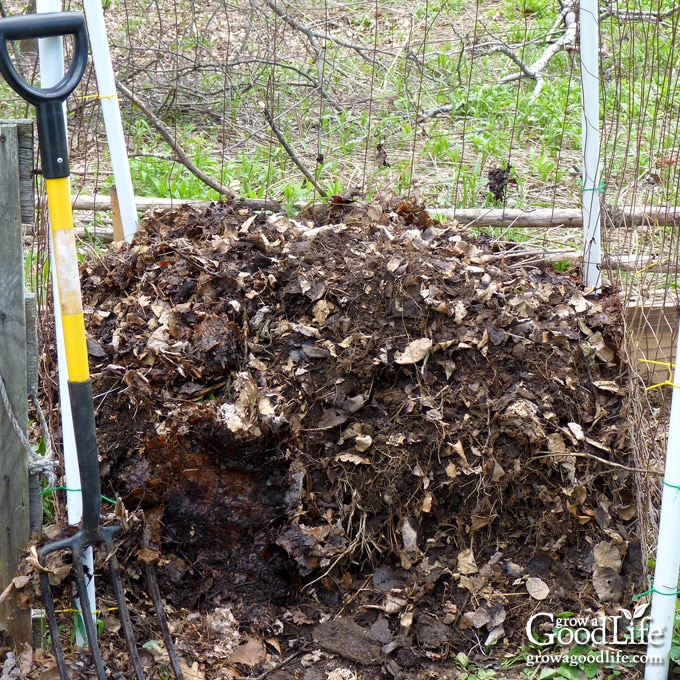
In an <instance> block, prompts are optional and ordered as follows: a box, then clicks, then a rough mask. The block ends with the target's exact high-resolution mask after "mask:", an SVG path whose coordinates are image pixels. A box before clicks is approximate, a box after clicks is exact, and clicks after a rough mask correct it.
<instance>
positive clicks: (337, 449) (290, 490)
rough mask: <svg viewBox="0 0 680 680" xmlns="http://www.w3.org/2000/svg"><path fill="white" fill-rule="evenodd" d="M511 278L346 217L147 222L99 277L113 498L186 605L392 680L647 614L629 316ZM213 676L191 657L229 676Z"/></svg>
mask: <svg viewBox="0 0 680 680" xmlns="http://www.w3.org/2000/svg"><path fill="white" fill-rule="evenodd" d="M512 262H513V264H512V265H510V264H509V263H508V262H507V261H506V259H505V258H504V253H503V251H502V250H501V249H499V247H498V246H497V245H496V244H492V243H491V242H487V241H485V240H484V239H483V238H481V239H474V238H472V237H471V236H470V235H469V234H467V233H465V232H464V231H463V230H462V229H460V228H458V227H457V225H455V224H453V225H442V224H440V223H439V222H437V221H435V220H432V219H431V218H430V216H429V215H428V214H427V212H426V211H425V210H424V209H423V207H422V206H420V205H418V204H417V203H415V202H411V201H405V200H396V199H391V200H385V201H383V202H375V203H371V204H366V203H363V202H361V201H358V200H352V199H347V198H342V197H337V199H335V200H334V201H331V202H330V203H329V204H328V205H327V206H317V207H315V208H314V209H313V210H311V209H310V210H309V211H308V212H307V213H306V214H305V215H303V216H301V217H300V218H299V219H298V220H292V219H288V218H286V217H282V216H270V217H266V216H264V215H260V214H255V213H253V212H251V211H250V210H249V209H247V208H245V207H244V206H242V205H239V204H238V203H236V202H233V203H219V204H215V205H214V206H213V207H211V208H209V209H208V210H206V211H204V212H198V211H195V210H193V209H191V208H185V209H182V210H180V211H175V212H171V213H154V214H149V215H147V217H146V219H145V220H144V222H143V225H142V228H141V230H140V232H139V233H138V235H137V236H136V237H135V239H134V242H133V243H132V244H131V245H129V246H123V247H119V248H117V249H113V250H112V251H111V252H108V253H106V254H104V255H103V256H101V257H99V258H97V259H92V260H90V261H88V262H87V263H86V264H85V266H84V279H83V287H84V295H85V299H86V316H87V324H88V333H89V349H90V353H91V360H92V361H93V362H94V364H95V366H94V367H93V379H94V382H95V393H96V394H97V395H98V396H97V401H96V406H97V413H98V421H97V425H98V437H99V443H100V452H101V455H102V459H103V472H104V480H105V487H106V490H108V492H109V493H111V494H117V495H119V496H120V497H121V498H122V499H123V502H124V503H125V505H126V507H127V508H129V509H137V508H141V509H143V510H145V511H146V513H147V516H148V517H149V518H151V521H152V523H153V525H154V532H155V536H156V538H157V541H158V543H159V544H160V545H161V547H162V552H163V560H162V561H161V563H160V566H159V572H160V576H161V587H162V590H163V593H164V596H165V597H166V598H167V601H168V603H169V604H170V605H172V606H173V607H174V608H175V609H178V610H180V609H182V608H184V609H185V610H191V611H197V610H198V611H202V612H204V613H205V615H206V616H208V617H214V616H215V612H224V608H225V607H228V608H229V610H230V611H233V612H234V614H235V616H236V618H237V619H238V620H239V621H240V623H241V628H242V629H247V630H249V631H250V632H251V633H252V634H255V633H258V634H259V635H261V636H267V635H269V636H270V637H271V636H272V635H274V636H278V637H286V636H288V637H289V639H290V642H289V644H290V646H291V647H293V648H297V647H299V648H302V646H304V643H305V641H306V642H308V643H309V644H310V645H313V646H314V647H318V648H320V649H321V650H324V652H325V653H326V654H339V655H341V656H344V657H345V659H346V660H347V661H350V662H352V663H355V664H366V663H375V664H377V665H379V666H381V668H382V672H383V673H386V674H387V675H386V677H405V676H403V673H408V672H413V673H415V672H416V670H417V669H424V668H428V667H429V666H428V664H432V663H437V664H440V665H441V664H444V663H445V660H446V659H447V658H448V657H449V656H450V655H451V651H452V650H453V651H454V655H455V652H457V651H461V650H462V651H468V650H470V649H472V648H474V647H477V648H479V645H480V644H481V645H482V646H484V645H486V646H489V645H497V646H500V648H502V649H504V650H506V651H507V650H510V649H517V648H518V647H520V646H521V645H522V644H524V643H525V642H526V640H524V638H523V634H524V633H523V631H524V624H525V621H526V618H527V617H528V615H529V614H530V613H531V612H532V611H534V610H535V609H536V608H537V607H540V608H541V610H542V611H554V612H556V613H557V612H560V611H584V610H588V611H591V612H595V611H603V610H605V609H607V608H612V607H616V606H618V605H620V604H628V603H629V602H630V598H631V595H632V593H633V590H634V588H635V587H636V586H637V584H638V581H639V578H640V564H639V562H640V555H639V547H638V543H637V541H636V539H635V537H634V535H633V534H632V533H631V527H632V526H634V521H635V512H636V511H635V501H634V491H633V488H634V486H633V481H632V478H631V473H630V471H629V470H628V469H627V463H628V461H629V457H630V456H629V450H628V444H627V436H626V427H627V425H626V415H627V388H626V386H627V370H626V366H625V362H624V359H623V356H622V353H621V351H620V343H621V338H622V319H621V306H620V301H619V299H618V297H617V296H616V295H614V294H612V293H611V292H609V291H604V292H602V293H601V294H595V293H594V292H592V291H590V292H589V291H584V290H583V289H582V287H581V286H580V285H579V283H578V281H576V280H575V279H574V278H572V277H570V276H567V275H564V274H560V273H557V272H555V271H554V270H552V269H551V268H550V267H546V268H544V269H537V268H535V267H531V268H523V267H522V266H521V264H520V265H518V264H517V260H515V259H513V260H512ZM340 612H342V613H344V616H343V617H340V618H339V619H338V620H340V621H344V623H342V624H338V623H337V622H335V623H334V626H335V628H333V626H331V625H330V624H329V623H323V621H327V620H328V619H330V618H337V616H338V615H339V613H340ZM220 615H221V614H220ZM348 617H352V618H353V620H352V621H345V619H346V618H348ZM211 620H212V619H211ZM186 621H190V619H187V620H186ZM186 621H185V628H184V629H183V630H184V631H185V632H186V631H187V630H189V629H191V630H193V628H191V626H190V624H189V623H186ZM177 625H178V630H181V629H182V627H181V626H180V624H177ZM192 625H193V624H192ZM186 626H189V628H187V627H186ZM352 626H356V628H358V629H359V631H357V630H356V629H355V628H352V630H349V629H350V628H351V627H352ZM336 628H337V629H338V630H339V631H340V632H338V630H336ZM180 637H181V635H180ZM348 640H350V641H351V642H352V644H350V643H349V642H348ZM296 646H297V647H296ZM208 649H213V651H214V640H213V642H210V641H208V642H205V646H204V647H203V648H202V649H201V645H200V644H199V643H198V642H197V641H196V640H193V645H192V644H188V643H186V641H185V643H184V644H183V648H182V651H183V653H184V654H186V655H187V656H189V657H191V655H192V654H194V655H195V658H196V659H197V660H198V661H202V662H203V663H204V667H205V670H206V672H207V673H208V676H207V677H211V676H210V673H211V672H215V669H216V668H218V667H221V665H220V664H225V663H226V664H228V663H229V661H228V655H223V656H220V655H217V657H215V658H214V659H213V661H210V660H209V658H213V657H214V655H213V657H210V656H206V654H207V653H208V652H207V651H206V650H208ZM343 649H344V650H345V651H344V652H343ZM347 650H350V651H347ZM351 650H353V651H351ZM270 652H271V650H270ZM206 659H208V661H206ZM225 659H227V660H226V661H225ZM371 659H372V661H371ZM232 663H233V660H232ZM211 664H214V665H211ZM409 669H411V670H409ZM281 672H282V671H281ZM399 673H402V675H401V676H400V675H399ZM277 677H278V676H277ZM280 677H288V676H285V674H284V675H281V676H280ZM440 677H444V676H440Z"/></svg>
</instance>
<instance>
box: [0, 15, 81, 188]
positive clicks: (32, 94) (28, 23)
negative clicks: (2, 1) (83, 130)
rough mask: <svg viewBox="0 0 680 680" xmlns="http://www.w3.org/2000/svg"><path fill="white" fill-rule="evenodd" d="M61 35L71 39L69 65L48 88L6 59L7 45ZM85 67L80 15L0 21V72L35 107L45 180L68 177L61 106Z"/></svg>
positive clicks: (29, 16)
mask: <svg viewBox="0 0 680 680" xmlns="http://www.w3.org/2000/svg"><path fill="white" fill-rule="evenodd" d="M62 35H73V37H74V47H73V56H72V58H71V65H70V67H69V69H68V71H67V72H66V74H65V75H64V77H63V78H62V79H61V80H60V81H59V82H58V83H57V84H56V85H52V86H51V87H34V86H33V85H30V84H29V83H27V82H26V81H25V80H24V79H23V78H21V77H20V76H19V74H18V73H17V72H16V70H15V69H14V65H13V64H12V61H11V59H10V57H9V50H8V47H7V43H8V42H9V41H10V40H23V39H25V38H53V37H56V36H62ZM86 66H87V30H86V29H85V18H84V17H83V15H82V14H81V13H80V12H46V13H45V14H25V15H22V16H15V17H6V18H4V19H0V73H2V75H3V76H4V78H5V80H6V81H7V84H8V85H9V86H10V87H11V88H12V89H13V90H14V91H15V92H16V93H17V94H18V95H19V96H20V97H22V98H23V99H25V100H26V101H27V102H29V103H30V104H33V105H34V106H35V107H36V117H37V120H38V141H39V143H40V152H41V156H42V164H43V175H44V176H45V177H46V178H48V179H54V178H57V177H68V175H69V167H68V146H67V143H66V132H65V130H64V114H63V109H62V103H63V102H64V101H65V100H66V98H67V97H68V96H69V95H70V94H71V92H73V90H75V88H76V86H77V85H78V83H79V82H80V79H81V78H82V77H83V73H85V67H86Z"/></svg>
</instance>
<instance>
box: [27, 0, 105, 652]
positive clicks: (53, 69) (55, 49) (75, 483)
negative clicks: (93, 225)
mask: <svg viewBox="0 0 680 680" xmlns="http://www.w3.org/2000/svg"><path fill="white" fill-rule="evenodd" d="M36 12H40V13H44V12H61V0H36ZM38 53H39V57H40V85H41V87H50V86H51V85H54V84H55V83H58V82H59V81H60V80H61V78H62V76H63V75H64V50H63V41H62V39H61V38H60V37H55V38H40V39H39V40H38ZM65 114H66V103H64V121H66V115H65ZM67 139H68V135H67ZM50 234H51V229H50ZM50 258H51V263H50V264H51V268H52V271H53V272H54V271H55V269H54V267H55V263H54V249H53V248H51V249H50ZM52 299H53V302H54V310H55V311H54V319H55V336H56V340H57V365H58V368H59V370H58V374H59V403H60V404H61V429H62V439H63V446H64V476H65V478H66V488H67V489H68V491H67V492H66V512H67V516H68V522H69V524H73V525H76V524H79V523H80V520H81V518H82V515H83V504H82V494H81V492H80V470H79V469H78V455H77V453H76V440H75V432H74V427H73V418H72V415H71V399H70V397H69V391H68V371H67V370H66V348H65V346H64V330H63V327H62V323H61V314H60V313H59V310H60V308H61V300H60V298H59V288H58V286H57V285H56V279H54V278H53V285H52ZM93 564H94V559H93V554H92V548H88V549H87V550H86V551H85V552H84V554H83V565H84V566H85V568H86V570H88V571H89V573H90V574H94V568H93ZM87 594H88V597H89V599H90V604H91V606H92V609H95V608H96V606H95V587H94V576H93V577H92V578H91V579H90V580H89V581H88V586H87ZM76 643H77V644H78V645H79V646H81V647H82V646H85V645H86V644H87V640H86V639H85V637H84V636H83V634H82V632H81V630H80V628H79V627H78V628H76Z"/></svg>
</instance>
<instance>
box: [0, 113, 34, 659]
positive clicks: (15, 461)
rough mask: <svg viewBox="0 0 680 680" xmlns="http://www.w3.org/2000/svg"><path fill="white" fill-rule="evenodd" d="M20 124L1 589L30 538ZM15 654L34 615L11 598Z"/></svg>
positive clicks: (7, 261) (9, 270) (2, 230)
mask: <svg viewBox="0 0 680 680" xmlns="http://www.w3.org/2000/svg"><path fill="white" fill-rule="evenodd" d="M22 236H23V235H22V230H21V201H20V181H19V134H18V131H17V126H16V125H11V124H0V238H1V239H2V246H1V247H0V379H2V382H3V384H4V387H5V392H6V395H7V397H8V399H9V407H10V409H11V414H10V413H8V412H7V411H8V409H7V408H6V405H5V404H3V403H0V591H2V590H4V589H5V588H6V587H7V586H8V585H9V584H10V583H11V582H12V579H13V578H14V577H15V576H16V575H17V567H18V565H19V559H20V556H21V551H22V550H23V549H24V547H25V546H26V543H27V542H28V538H29V500H28V456H27V453H26V451H25V449H24V447H23V445H22V443H21V441H20V440H19V437H18V436H17V434H16V432H15V430H14V425H13V424H12V419H14V420H15V421H16V422H17V423H18V424H19V426H20V427H21V428H22V429H23V431H24V432H26V430H27V427H28V401H27V393H26V312H25V306H24V265H23V262H24V260H23V237H22ZM3 628H4V629H5V630H6V631H7V633H8V635H9V637H10V638H11V639H12V643H13V646H14V648H15V650H17V651H18V652H21V651H23V650H24V648H25V646H26V645H29V646H30V645H31V638H32V636H31V612H30V610H22V609H20V608H19V607H18V605H17V601H16V598H15V597H13V596H12V597H10V598H9V599H8V600H7V601H6V602H5V604H4V606H3V607H2V609H0V629H3Z"/></svg>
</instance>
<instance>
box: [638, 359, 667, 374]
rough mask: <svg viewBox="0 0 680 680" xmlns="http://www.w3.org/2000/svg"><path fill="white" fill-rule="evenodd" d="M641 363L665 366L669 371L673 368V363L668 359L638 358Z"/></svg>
mask: <svg viewBox="0 0 680 680" xmlns="http://www.w3.org/2000/svg"><path fill="white" fill-rule="evenodd" d="M638 361H640V363H642V364H654V365H655V366H665V367H666V368H667V369H668V370H669V371H670V370H672V369H673V368H675V364H672V363H670V362H669V361H654V359H639V360H638Z"/></svg>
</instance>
